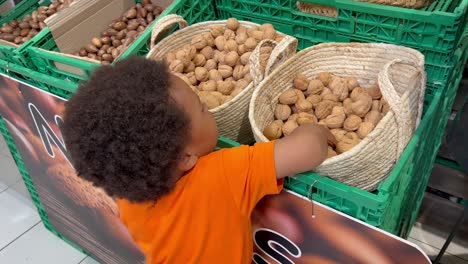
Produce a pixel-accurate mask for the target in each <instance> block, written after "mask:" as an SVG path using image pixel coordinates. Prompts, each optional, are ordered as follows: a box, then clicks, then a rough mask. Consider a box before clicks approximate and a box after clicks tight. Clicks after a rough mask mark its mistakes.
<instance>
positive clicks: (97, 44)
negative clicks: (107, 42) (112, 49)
mask: <svg viewBox="0 0 468 264" xmlns="http://www.w3.org/2000/svg"><path fill="white" fill-rule="evenodd" d="M91 43H92V44H93V45H94V46H95V47H96V48H101V47H102V41H101V40H100V39H99V38H93V39H91Z"/></svg>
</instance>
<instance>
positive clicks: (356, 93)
mask: <svg viewBox="0 0 468 264" xmlns="http://www.w3.org/2000/svg"><path fill="white" fill-rule="evenodd" d="M361 94H367V92H366V90H364V88H362V87H356V88H354V89H353V91H352V92H351V95H350V96H349V97H350V98H351V99H353V101H356V99H357V97H358V96H359V95H361Z"/></svg>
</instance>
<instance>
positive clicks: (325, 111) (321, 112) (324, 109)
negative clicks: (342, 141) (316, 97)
mask: <svg viewBox="0 0 468 264" xmlns="http://www.w3.org/2000/svg"><path fill="white" fill-rule="evenodd" d="M332 109H333V104H331V103H330V101H322V102H320V103H318V104H317V106H316V107H315V116H317V118H318V119H320V120H321V119H325V118H326V117H327V116H329V115H330V114H331V112H332Z"/></svg>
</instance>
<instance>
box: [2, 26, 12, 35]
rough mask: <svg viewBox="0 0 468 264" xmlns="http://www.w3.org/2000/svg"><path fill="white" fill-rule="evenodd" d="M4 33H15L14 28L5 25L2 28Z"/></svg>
mask: <svg viewBox="0 0 468 264" xmlns="http://www.w3.org/2000/svg"><path fill="white" fill-rule="evenodd" d="M2 32H3V33H12V32H13V27H12V26H10V25H8V24H4V25H3V27H2Z"/></svg>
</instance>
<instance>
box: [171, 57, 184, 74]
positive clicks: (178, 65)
mask: <svg viewBox="0 0 468 264" xmlns="http://www.w3.org/2000/svg"><path fill="white" fill-rule="evenodd" d="M169 69H170V70H171V71H172V72H180V73H182V72H183V71H184V64H183V63H182V61H181V60H173V61H172V63H171V64H170V65H169Z"/></svg>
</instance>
